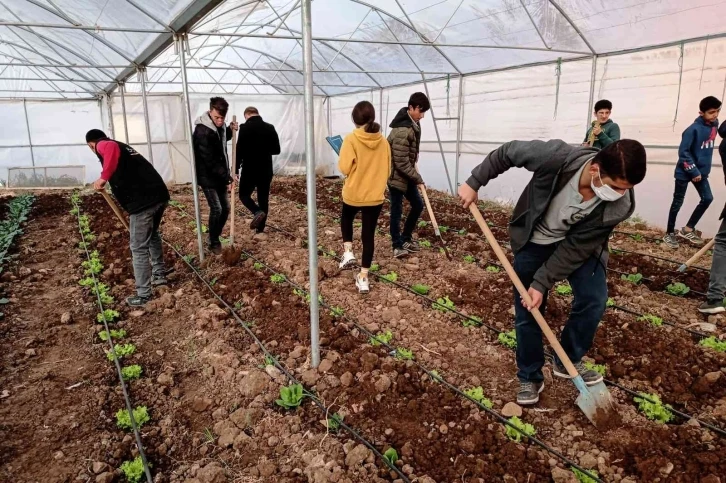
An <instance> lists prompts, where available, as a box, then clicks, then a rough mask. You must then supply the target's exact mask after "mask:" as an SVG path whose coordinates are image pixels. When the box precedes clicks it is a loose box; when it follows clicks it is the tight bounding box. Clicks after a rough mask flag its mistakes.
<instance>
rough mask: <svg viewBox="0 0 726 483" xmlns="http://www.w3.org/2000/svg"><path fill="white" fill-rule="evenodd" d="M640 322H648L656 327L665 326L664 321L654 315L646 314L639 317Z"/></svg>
mask: <svg viewBox="0 0 726 483" xmlns="http://www.w3.org/2000/svg"><path fill="white" fill-rule="evenodd" d="M638 321H639V322H648V323H649V324H651V325H654V326H656V327H660V326H661V325H663V319H661V318H660V317H658V316H657V315H653V314H645V315H642V316H640V317H638Z"/></svg>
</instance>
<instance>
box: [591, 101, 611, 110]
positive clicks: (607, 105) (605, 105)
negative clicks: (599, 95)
mask: <svg viewBox="0 0 726 483" xmlns="http://www.w3.org/2000/svg"><path fill="white" fill-rule="evenodd" d="M602 109H607V110H608V111H612V110H613V103H612V102H610V101H608V100H607V99H600V100H599V101H597V102H596V103H595V112H597V111H600V110H602Z"/></svg>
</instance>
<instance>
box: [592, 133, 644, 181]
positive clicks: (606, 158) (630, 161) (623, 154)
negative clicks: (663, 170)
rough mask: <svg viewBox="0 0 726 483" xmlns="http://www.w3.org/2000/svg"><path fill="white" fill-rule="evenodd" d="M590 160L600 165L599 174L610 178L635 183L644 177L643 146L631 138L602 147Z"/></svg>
mask: <svg viewBox="0 0 726 483" xmlns="http://www.w3.org/2000/svg"><path fill="white" fill-rule="evenodd" d="M592 162H593V163H595V164H597V165H599V166H600V170H601V174H605V175H607V176H609V177H610V178H612V179H623V180H626V181H627V182H628V183H630V184H632V185H636V184H638V183H640V182H641V181H643V179H644V178H645V171H646V158H645V147H644V146H643V145H642V144H640V143H639V142H638V141H635V140H633V139H621V140H620V141H615V142H614V143H612V144H610V145H608V146H606V147H604V148H603V149H602V150H601V151H600V152H598V153H597V154H596V155H595V158H594V159H593V160H592Z"/></svg>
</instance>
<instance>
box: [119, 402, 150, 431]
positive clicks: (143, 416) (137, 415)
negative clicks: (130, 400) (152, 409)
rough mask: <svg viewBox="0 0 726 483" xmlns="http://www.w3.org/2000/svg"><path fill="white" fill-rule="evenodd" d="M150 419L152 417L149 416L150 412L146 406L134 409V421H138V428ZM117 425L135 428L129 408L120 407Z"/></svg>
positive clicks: (130, 428)
mask: <svg viewBox="0 0 726 483" xmlns="http://www.w3.org/2000/svg"><path fill="white" fill-rule="evenodd" d="M150 420H151V418H150V417H149V412H148V411H147V409H146V406H139V407H137V408H135V409H134V421H136V427H137V428H140V427H141V426H143V425H144V424H146V423H148V422H149V421H150ZM116 426H118V427H119V428H121V429H126V430H129V431H130V430H132V429H133V426H132V425H131V417H130V416H129V411H128V409H119V411H118V412H117V413H116Z"/></svg>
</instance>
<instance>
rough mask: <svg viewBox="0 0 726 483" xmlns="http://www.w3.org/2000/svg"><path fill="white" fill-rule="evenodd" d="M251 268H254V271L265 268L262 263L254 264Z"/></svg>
mask: <svg viewBox="0 0 726 483" xmlns="http://www.w3.org/2000/svg"><path fill="white" fill-rule="evenodd" d="M253 267H254V269H255V270H262V269H263V268H265V266H264V265H263V264H262V263H260V262H255V264H254V265H253Z"/></svg>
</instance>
